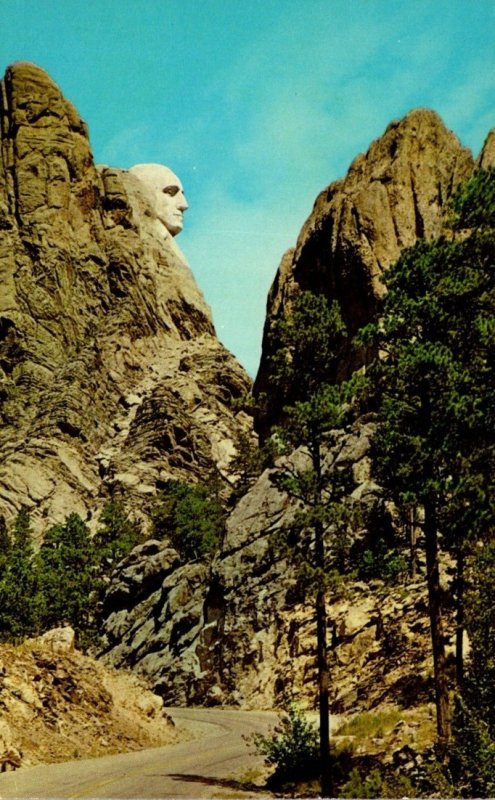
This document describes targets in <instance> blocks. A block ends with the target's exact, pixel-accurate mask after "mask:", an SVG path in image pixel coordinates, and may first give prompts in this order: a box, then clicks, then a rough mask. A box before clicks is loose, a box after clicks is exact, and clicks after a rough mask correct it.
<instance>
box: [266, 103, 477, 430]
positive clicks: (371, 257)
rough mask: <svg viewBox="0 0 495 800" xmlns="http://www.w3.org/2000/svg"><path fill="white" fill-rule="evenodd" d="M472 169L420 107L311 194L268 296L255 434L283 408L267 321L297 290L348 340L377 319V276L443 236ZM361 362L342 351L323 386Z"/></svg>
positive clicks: (358, 355)
mask: <svg viewBox="0 0 495 800" xmlns="http://www.w3.org/2000/svg"><path fill="white" fill-rule="evenodd" d="M488 150H489V148H488V147H487V149H486V152H487V154H488ZM487 158H488V155H487ZM485 160H486V159H485ZM473 166H474V161H473V157H472V155H471V153H470V151H469V150H467V149H466V148H465V147H463V146H462V145H461V144H460V142H459V141H458V139H457V138H456V136H455V135H454V134H453V133H452V132H451V131H449V130H447V128H446V127H445V126H444V124H443V123H442V121H441V119H440V118H439V117H438V115H437V114H436V113H434V112H433V111H428V110H426V109H418V110H415V111H411V112H410V113H409V114H408V115H407V116H406V117H405V118H404V119H402V120H400V121H397V122H392V123H391V124H390V125H389V126H388V128H387V130H386V131H385V133H384V134H383V136H382V137H381V138H380V139H378V140H376V141H375V142H373V144H372V145H371V146H370V148H369V150H368V152H367V153H366V154H361V155H359V156H357V158H355V159H354V161H353V163H352V164H351V166H350V168H349V171H348V173H347V175H346V177H345V178H344V179H342V180H339V181H336V182H335V183H332V184H330V186H328V187H327V188H326V189H324V190H323V191H322V192H321V193H320V194H319V195H318V197H317V199H316V201H315V204H314V207H313V210H312V212H311V214H310V216H309V217H308V219H307V221H306V222H305V224H304V225H303V227H302V230H301V233H300V234H299V238H298V240H297V245H296V247H295V249H294V250H291V251H289V252H288V253H286V255H285V256H284V258H283V259H282V263H281V265H280V267H279V270H278V273H277V275H276V277H275V280H274V283H273V286H272V288H271V290H270V294H269V297H268V306H267V318H266V323H265V331H264V339H263V352H262V358H261V364H260V368H259V372H258V376H257V378H256V382H255V388H254V393H255V395H256V396H259V395H261V394H263V393H266V395H267V397H268V403H266V404H265V405H266V407H265V408H264V409H263V411H262V412H260V415H259V417H258V419H257V426H258V429H259V430H260V432H262V433H263V432H266V431H267V430H268V429H269V427H270V426H271V424H273V423H274V422H275V421H276V420H277V419H278V417H279V414H280V409H281V406H282V405H283V403H284V400H285V398H283V397H281V396H280V390H277V389H275V388H274V386H273V384H272V374H271V366H270V356H271V355H273V353H274V352H275V350H276V349H277V340H276V336H275V333H274V330H273V325H274V321H275V320H277V319H278V318H280V317H283V316H284V315H286V314H290V309H291V302H292V301H293V299H294V297H295V296H296V295H297V294H298V293H299V292H300V291H304V290H310V291H313V292H316V293H323V294H325V295H326V296H327V297H328V298H329V299H330V300H333V299H336V300H338V302H339V304H340V307H341V310H342V315H343V318H344V321H345V323H346V325H347V328H348V331H349V334H350V336H349V339H350V338H351V336H352V334H354V333H355V332H356V331H357V330H358V329H359V328H360V327H361V326H362V325H364V324H366V323H368V322H369V321H370V320H372V319H373V318H374V317H376V314H377V311H378V309H379V306H380V298H381V297H382V296H383V292H384V287H383V284H382V280H381V279H382V275H383V272H384V270H386V269H387V267H389V266H390V265H391V264H392V263H393V262H394V261H396V259H397V258H398V256H399V254H400V252H401V250H402V249H403V248H405V247H409V246H411V245H412V244H414V242H415V241H416V240H417V239H418V238H423V237H425V238H427V239H432V238H434V237H436V236H438V235H439V234H440V233H441V230H442V224H443V212H444V209H445V205H446V203H447V201H448V200H449V198H450V197H451V195H452V193H453V192H454V191H455V189H456V188H457V186H458V185H459V183H460V182H461V181H462V180H463V179H464V178H466V177H467V176H468V175H469V174H470V173H471V171H472V169H473ZM366 358H367V354H366V352H363V351H361V352H355V351H353V350H351V348H350V346H349V347H348V348H347V349H346V350H345V351H344V352H343V354H342V358H341V361H340V363H339V366H338V368H337V372H336V374H335V375H330V376H329V379H330V380H334V379H340V378H344V377H346V376H348V375H349V374H350V372H351V371H352V370H353V369H355V368H356V367H357V366H359V365H360V364H362V363H363V362H364V361H366Z"/></svg>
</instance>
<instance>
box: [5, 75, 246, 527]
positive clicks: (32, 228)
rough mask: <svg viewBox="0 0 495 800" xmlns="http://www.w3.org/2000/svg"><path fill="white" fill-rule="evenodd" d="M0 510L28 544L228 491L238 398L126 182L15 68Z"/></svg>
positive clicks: (65, 109)
mask: <svg viewBox="0 0 495 800" xmlns="http://www.w3.org/2000/svg"><path fill="white" fill-rule="evenodd" d="M0 90H1V101H0V102H1V112H0V113H1V141H0V280H1V286H2V291H1V294H0V420H1V431H0V453H1V459H0V512H1V513H3V514H5V515H6V516H7V517H11V516H13V515H14V514H15V513H16V512H17V511H18V509H19V508H20V506H21V505H22V504H23V505H26V506H27V507H28V509H29V510H30V511H31V513H32V518H33V521H34V523H35V526H36V528H37V529H38V530H42V529H43V528H44V527H46V526H47V525H48V524H50V523H52V522H55V521H60V520H62V519H63V518H64V517H65V515H66V514H68V513H70V512H72V511H76V512H79V513H80V514H81V515H82V516H83V518H89V517H90V516H91V514H92V513H94V512H95V510H97V509H98V507H101V505H102V503H103V502H104V500H105V499H106V498H108V497H109V496H110V495H116V494H117V495H118V494H122V495H123V496H125V497H127V498H128V499H129V500H132V501H133V504H134V505H135V507H136V508H137V509H138V510H139V509H141V508H145V507H146V503H147V499H148V498H149V497H150V496H152V495H153V494H154V493H155V492H156V490H157V488H160V486H161V485H162V483H163V481H165V480H167V479H168V478H170V477H184V478H190V479H194V478H196V477H198V476H200V475H204V474H205V473H206V472H207V471H209V470H210V471H211V470H214V471H216V472H218V471H219V472H220V474H221V475H222V476H223V477H224V478H225V480H229V471H228V463H229V459H230V456H231V454H232V452H233V443H232V442H233V439H234V438H235V436H236V434H237V433H238V432H239V431H240V430H246V428H247V425H248V422H247V418H245V417H243V416H242V415H237V416H236V415H235V414H234V412H233V411H232V410H231V407H230V400H231V399H232V398H235V397H238V396H240V395H242V394H244V393H245V392H246V391H248V389H249V385H250V384H249V380H248V377H247V375H246V374H245V372H244V370H243V369H242V368H241V367H240V365H239V364H238V363H237V362H236V361H235V359H234V358H233V357H232V356H231V355H230V353H228V352H227V351H226V350H225V348H224V347H223V346H222V345H221V344H220V342H219V341H218V340H217V338H216V336H215V331H214V328H213V324H212V320H211V315H210V310H209V308H208V307H207V305H206V303H205V301H204V298H203V296H202V294H201V292H200V290H199V289H198V287H197V285H196V283H195V281H194V278H193V275H192V273H191V270H190V268H189V267H188V265H187V263H186V261H185V258H184V256H183V255H182V253H181V252H180V249H179V248H178V247H177V245H176V243H175V240H173V239H172V238H171V237H168V238H166V237H164V235H163V227H162V226H159V225H157V224H156V213H155V212H154V209H153V207H152V206H151V205H150V201H149V194H148V193H147V192H146V191H144V190H143V185H142V184H141V183H140V181H139V180H138V179H137V178H136V177H135V176H133V175H131V174H129V173H127V172H125V171H123V170H118V169H111V168H107V167H102V168H99V169H97V168H96V167H95V165H94V163H93V158H92V154H91V149H90V144H89V140H88V132H87V128H86V125H85V123H84V122H83V121H82V120H81V118H80V116H79V114H78V113H77V111H76V110H75V109H74V107H73V106H72V105H71V104H70V103H69V102H68V101H67V100H66V99H65V98H64V97H63V95H62V94H61V92H60V89H59V88H58V87H57V86H56V85H55V84H54V83H53V81H52V80H51V79H50V78H49V76H48V75H47V74H46V73H45V72H44V71H43V70H41V69H40V68H39V67H36V66H34V65H32V64H28V63H17V64H14V65H13V66H11V67H9V68H8V70H7V72H6V74H5V78H4V80H3V81H2V83H1V85H0Z"/></svg>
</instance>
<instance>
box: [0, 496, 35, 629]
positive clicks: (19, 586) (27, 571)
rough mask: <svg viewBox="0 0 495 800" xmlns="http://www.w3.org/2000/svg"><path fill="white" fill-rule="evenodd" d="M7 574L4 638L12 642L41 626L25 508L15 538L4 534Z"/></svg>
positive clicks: (1, 605)
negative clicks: (39, 623) (39, 624)
mask: <svg viewBox="0 0 495 800" xmlns="http://www.w3.org/2000/svg"><path fill="white" fill-rule="evenodd" d="M2 538H3V541H4V551H3V560H4V566H3V573H2V575H1V576H0V636H1V638H2V639H4V640H7V641H11V640H16V639H22V638H23V637H25V636H29V635H31V634H33V633H34V632H35V631H36V629H37V626H38V616H37V607H36V573H35V570H34V569H33V564H32V559H33V542H32V534H31V520H30V517H29V513H28V511H27V510H26V509H25V508H22V509H21V510H20V511H19V513H18V515H17V517H16V519H15V522H14V529H13V532H12V536H11V538H9V536H8V534H7V532H6V531H5V530H4V531H3V537H2Z"/></svg>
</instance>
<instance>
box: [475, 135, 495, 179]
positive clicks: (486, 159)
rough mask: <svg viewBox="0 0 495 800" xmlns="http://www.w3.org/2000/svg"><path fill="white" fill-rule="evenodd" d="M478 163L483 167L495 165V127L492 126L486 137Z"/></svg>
mask: <svg viewBox="0 0 495 800" xmlns="http://www.w3.org/2000/svg"><path fill="white" fill-rule="evenodd" d="M476 165H477V166H478V167H480V168H481V169H488V167H495V128H492V130H491V131H490V132H489V134H488V136H487V137H486V139H485V142H484V144H483V147H482V149H481V153H480V154H479V156H478V160H477V162H476Z"/></svg>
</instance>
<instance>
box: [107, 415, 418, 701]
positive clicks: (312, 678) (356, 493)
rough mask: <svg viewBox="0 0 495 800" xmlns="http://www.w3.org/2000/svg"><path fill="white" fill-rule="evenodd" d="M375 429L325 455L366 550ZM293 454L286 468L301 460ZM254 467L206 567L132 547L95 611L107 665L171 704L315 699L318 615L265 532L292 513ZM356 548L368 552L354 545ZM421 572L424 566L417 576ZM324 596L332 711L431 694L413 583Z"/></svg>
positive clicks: (380, 511)
mask: <svg viewBox="0 0 495 800" xmlns="http://www.w3.org/2000/svg"><path fill="white" fill-rule="evenodd" d="M372 430H373V428H372V425H371V424H369V423H368V424H367V423H364V424H361V425H360V426H358V427H356V429H355V430H352V431H348V432H347V433H342V436H341V438H340V440H339V441H338V443H337V445H336V448H335V450H334V451H331V452H330V453H329V454H328V456H327V459H328V460H329V461H331V462H332V463H333V462H334V461H335V457H336V454H337V453H338V455H337V460H336V461H335V463H336V464H337V465H338V468H340V469H341V468H344V467H348V468H349V469H350V470H351V471H352V474H353V478H354V489H353V492H352V495H351V496H352V498H353V500H354V501H355V502H357V503H358V504H359V505H360V507H361V510H362V527H361V528H360V530H359V531H358V532H357V533H356V534H355V541H354V543H352V542H351V543H350V558H351V560H352V558H354V557H355V555H354V556H353V555H352V553H353V552H354V553H356V552H358V551H359V550H361V551H362V549H363V547H364V546H366V542H367V541H369V540H370V539H371V538H372V537H374V536H376V534H377V526H382V529H383V526H384V525H385V524H389V513H388V508H387V505H386V503H385V502H384V498H383V496H382V493H381V491H380V489H379V487H378V486H377V485H376V484H375V483H374V481H373V479H372V475H371V472H370V467H371V462H370V449H369V448H370V436H371V433H372ZM304 458H305V457H304V454H303V453H302V452H299V451H298V452H296V454H294V456H293V457H292V459H291V460H292V461H293V462H299V463H301V461H302V463H304ZM271 475H272V472H271V471H270V470H267V471H266V472H264V473H263V474H262V475H261V476H260V478H259V479H258V481H257V482H256V483H255V484H254V486H253V487H252V488H251V489H250V491H249V492H248V493H247V494H246V495H245V496H244V497H243V498H242V499H241V500H240V502H239V503H238V504H237V506H236V507H235V509H234V510H233V511H232V513H231V515H230V517H229V520H228V523H227V533H226V536H225V540H224V542H223V546H222V550H221V552H220V553H218V555H217V556H216V557H215V559H214V561H213V563H212V564H211V566H210V567H206V566H205V565H204V564H199V563H189V564H181V563H180V559H179V556H178V554H177V553H176V552H175V551H174V550H172V549H171V548H170V547H169V546H168V545H167V544H166V543H165V542H158V541H149V542H147V543H146V544H145V545H141V546H138V547H137V548H136V549H135V550H134V551H133V552H132V553H131V554H130V556H128V558H127V559H126V560H125V561H124V562H123V563H122V564H121V565H120V567H119V569H118V571H117V572H116V573H115V575H114V577H113V580H112V583H111V584H110V587H109V590H108V593H107V596H106V600H105V608H104V616H105V617H106V621H105V625H104V634H105V640H106V647H105V653H104V655H103V658H104V660H105V661H107V662H108V663H110V664H112V665H115V666H126V667H132V668H133V669H135V670H137V671H138V672H139V673H141V674H142V675H144V676H146V677H147V678H148V679H149V680H150V681H151V684H152V686H153V687H154V689H155V691H157V692H158V693H159V694H161V695H162V696H163V698H164V700H165V702H166V703H170V704H191V703H192V704H195V703H196V704H205V705H215V704H227V705H232V704H239V705H242V706H243V707H246V706H247V707H252V708H271V707H273V706H274V705H278V704H283V703H284V702H285V700H286V698H287V697H295V698H297V701H298V702H305V703H306V704H307V705H308V706H309V707H311V706H312V705H313V704H314V702H315V689H314V687H315V685H316V636H315V617H314V607H313V605H312V603H311V601H310V600H309V599H308V600H307V601H306V602H305V601H304V600H303V598H302V596H301V591H300V589H298V587H297V583H296V580H295V577H294V573H293V571H292V569H291V567H290V565H289V564H288V563H287V562H286V561H285V560H284V559H282V558H281V557H280V555H277V552H276V550H274V547H273V541H272V539H271V534H272V533H273V532H274V531H276V530H277V528H279V527H280V526H283V525H284V524H286V523H288V522H289V521H290V519H291V518H292V516H293V514H294V506H293V503H292V501H290V500H289V498H288V497H287V495H286V494H284V493H283V492H280V491H279V490H278V489H277V488H276V486H275V485H274V483H273V481H272V480H271ZM363 543H364V544H363ZM423 567H424V565H423V564H420V570H422V569H423ZM343 586H344V584H342V586H341V587H340V589H339V587H338V586H336V587H335V589H334V590H333V591H330V593H329V600H330V602H329V606H328V622H329V631H330V644H331V661H332V666H331V674H332V681H331V685H332V707H333V712H334V713H349V712H351V711H356V710H358V709H359V710H364V709H367V708H373V707H375V706H377V705H379V704H380V703H387V702H398V703H399V704H401V703H402V704H404V705H407V703H411V702H414V698H416V699H417V700H418V702H419V701H429V700H431V699H432V694H431V691H432V685H431V679H430V646H429V628H428V619H427V598H426V594H425V584H424V580H422V578H421V575H420V577H419V578H417V579H415V580H414V581H410V582H409V583H408V584H407V585H405V586H403V585H401V586H397V587H396V588H395V589H392V590H391V589H390V587H389V586H387V585H386V583H385V582H384V581H382V580H375V581H374V582H373V584H372V586H370V585H369V584H367V583H363V582H360V581H357V580H354V582H353V581H351V582H350V583H349V582H348V583H347V585H346V587H345V589H343Z"/></svg>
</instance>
